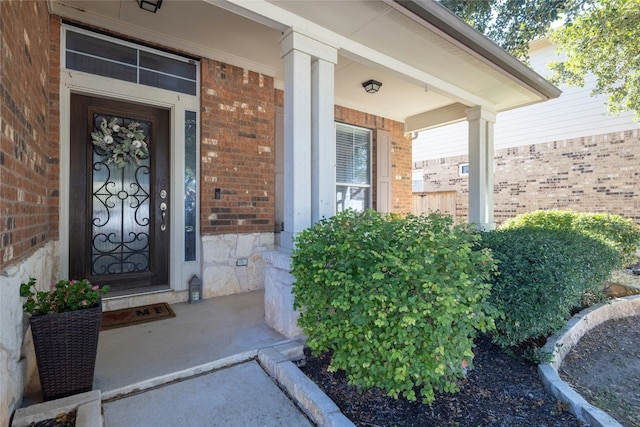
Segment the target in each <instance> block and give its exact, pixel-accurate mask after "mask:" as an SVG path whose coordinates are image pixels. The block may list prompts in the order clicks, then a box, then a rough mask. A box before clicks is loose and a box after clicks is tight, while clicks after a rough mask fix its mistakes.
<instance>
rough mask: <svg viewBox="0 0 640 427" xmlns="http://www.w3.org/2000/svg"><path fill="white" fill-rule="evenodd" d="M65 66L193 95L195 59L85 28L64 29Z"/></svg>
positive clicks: (196, 75)
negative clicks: (92, 31) (142, 45)
mask: <svg viewBox="0 0 640 427" xmlns="http://www.w3.org/2000/svg"><path fill="white" fill-rule="evenodd" d="M64 35H65V45H64V46H65V50H64V53H65V55H64V61H65V68H67V69H71V70H77V71H83V72H85V73H91V74H96V75H99V76H104V77H110V78H114V79H118V80H124V81H127V82H131V83H138V84H141V85H146V86H152V87H157V88H160V89H167V90H171V91H174V92H180V93H185V94H188V95H196V94H197V90H198V62H197V61H194V60H193V59H189V58H183V57H179V56H177V55H172V54H169V53H166V52H161V51H157V50H154V49H150V48H143V47H141V46H138V45H134V44H132V43H128V42H125V41H123V40H118V39H115V38H112V37H108V36H104V35H101V34H95V33H91V32H88V31H84V30H80V29H76V28H71V27H69V28H66V30H65V32H64Z"/></svg>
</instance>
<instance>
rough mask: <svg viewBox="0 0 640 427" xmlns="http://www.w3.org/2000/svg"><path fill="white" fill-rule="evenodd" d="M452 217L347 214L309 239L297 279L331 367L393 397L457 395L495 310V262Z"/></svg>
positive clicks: (305, 323)
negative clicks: (458, 382) (491, 296)
mask: <svg viewBox="0 0 640 427" xmlns="http://www.w3.org/2000/svg"><path fill="white" fill-rule="evenodd" d="M452 223H453V221H452V219H451V217H450V216H444V215H440V214H431V215H429V216H420V217H416V216H411V215H410V216H407V217H405V218H402V217H399V216H396V215H386V216H384V215H381V214H378V213H377V212H375V211H372V210H369V211H366V212H364V213H356V212H354V211H345V212H341V213H339V214H338V215H336V216H334V217H332V218H329V219H323V220H322V221H320V222H319V223H318V224H316V225H315V226H313V227H311V228H309V229H307V230H305V231H304V232H302V233H300V234H299V235H298V236H297V237H296V240H295V244H296V247H295V250H294V252H293V263H292V267H293V268H292V274H293V275H294V276H295V278H296V282H295V284H294V288H293V292H294V294H295V307H296V308H298V309H300V310H301V316H300V319H299V321H298V323H299V325H300V326H301V327H302V329H303V331H304V333H305V334H307V336H308V339H307V344H308V345H309V347H310V348H311V350H312V351H313V352H314V353H315V354H317V353H319V352H322V351H326V350H332V351H333V357H332V361H331V365H330V369H332V370H333V371H336V370H344V371H345V372H346V373H347V376H348V379H349V382H350V383H351V384H355V385H358V386H361V387H365V388H369V387H372V386H377V387H380V388H382V389H384V390H385V391H386V392H387V393H388V394H389V395H390V396H394V397H396V398H397V397H398V396H400V395H402V396H404V397H406V398H407V399H409V400H416V395H415V392H414V389H415V388H418V389H420V394H421V396H422V398H423V401H424V402H426V403H429V402H432V401H433V400H434V393H435V391H443V392H454V391H456V390H457V387H456V379H457V378H460V377H461V376H463V375H464V373H465V371H466V369H467V367H468V366H471V361H472V358H473V353H472V351H471V350H472V346H473V338H474V337H475V335H476V333H477V331H478V330H479V331H483V332H484V331H487V330H490V329H492V328H493V327H494V323H493V319H492V315H493V313H495V310H493V309H492V307H491V306H490V305H489V304H487V298H488V296H489V292H490V285H489V284H488V283H487V282H488V280H489V278H490V275H491V273H492V272H493V271H495V264H494V262H493V260H492V258H491V256H490V253H489V252H488V251H486V250H479V249H476V247H477V243H478V241H479V239H480V237H479V235H478V234H477V233H476V232H474V231H472V230H471V229H470V228H468V226H462V225H457V226H453V224H452Z"/></svg>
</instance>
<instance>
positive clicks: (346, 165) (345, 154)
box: [336, 126, 371, 184]
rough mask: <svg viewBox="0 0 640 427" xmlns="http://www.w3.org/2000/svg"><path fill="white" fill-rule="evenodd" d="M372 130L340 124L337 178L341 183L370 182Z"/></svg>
mask: <svg viewBox="0 0 640 427" xmlns="http://www.w3.org/2000/svg"><path fill="white" fill-rule="evenodd" d="M370 138H371V132H369V131H368V130H366V129H357V128H352V127H349V126H338V127H337V133H336V162H337V170H336V180H337V182H340V183H354V184H370V183H371V169H370V168H371V160H370V148H369V145H370V144H369V141H370Z"/></svg>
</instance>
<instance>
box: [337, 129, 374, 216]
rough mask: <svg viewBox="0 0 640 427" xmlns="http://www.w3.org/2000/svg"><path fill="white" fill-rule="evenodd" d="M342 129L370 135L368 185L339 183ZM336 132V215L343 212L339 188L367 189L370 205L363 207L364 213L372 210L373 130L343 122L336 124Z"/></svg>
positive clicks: (368, 145) (368, 144)
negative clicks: (338, 145)
mask: <svg viewBox="0 0 640 427" xmlns="http://www.w3.org/2000/svg"><path fill="white" fill-rule="evenodd" d="M340 127H342V128H343V129H344V128H350V129H354V130H358V131H364V132H366V133H367V134H368V143H367V149H368V163H369V164H368V176H367V179H368V181H369V183H368V184H362V183H358V182H341V181H338V176H339V173H338V167H339V161H338V150H337V144H338V131H339V128H340ZM335 131H336V179H335V196H336V213H338V212H341V210H340V209H339V207H340V205H339V203H338V187H347V188H354V187H355V188H363V189H366V191H367V200H368V203H367V204H366V206H363V209H362V210H363V211H364V210H367V209H370V208H371V207H372V206H373V130H372V129H369V128H365V127H362V126H356V125H352V124H348V123H341V122H335ZM351 207H352V206H347V207H344V208H343V210H344V209H348V208H351Z"/></svg>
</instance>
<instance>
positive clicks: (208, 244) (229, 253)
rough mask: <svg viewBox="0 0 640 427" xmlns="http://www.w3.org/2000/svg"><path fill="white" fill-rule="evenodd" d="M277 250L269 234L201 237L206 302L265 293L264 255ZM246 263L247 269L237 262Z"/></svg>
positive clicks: (272, 236) (272, 237) (270, 233)
mask: <svg viewBox="0 0 640 427" xmlns="http://www.w3.org/2000/svg"><path fill="white" fill-rule="evenodd" d="M273 249H274V235H273V233H272V232H269V233H250V234H216V235H209V236H203V237H202V259H203V262H202V275H203V287H204V289H203V291H204V297H205V298H211V297H218V296H223V295H230V294H237V293H240V292H249V291H255V290H258V289H264V276H265V262H264V259H263V254H264V253H265V252H267V251H271V250H273ZM239 260H240V261H244V260H246V262H247V264H246V265H238V261H239Z"/></svg>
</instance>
